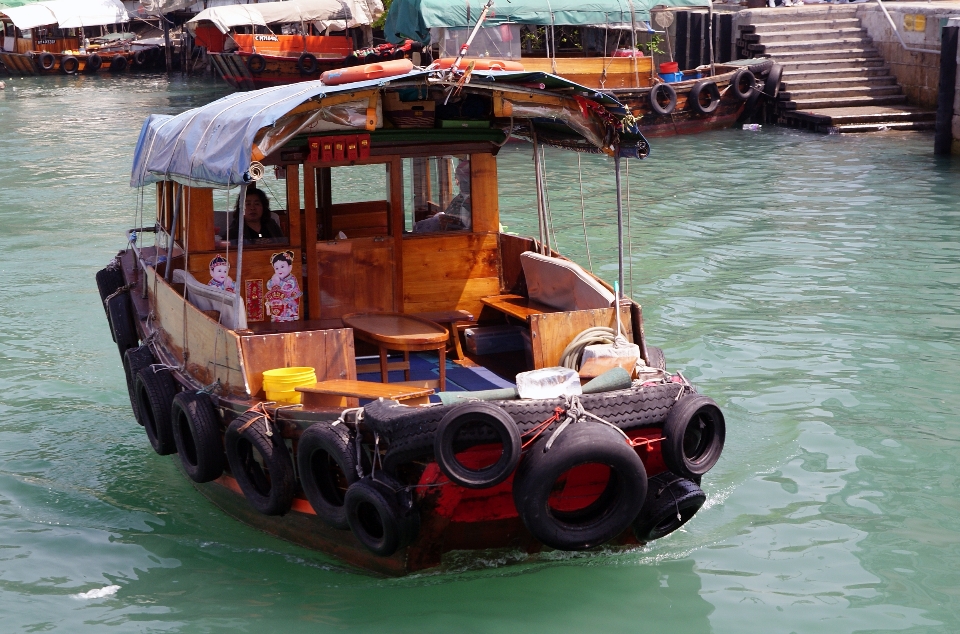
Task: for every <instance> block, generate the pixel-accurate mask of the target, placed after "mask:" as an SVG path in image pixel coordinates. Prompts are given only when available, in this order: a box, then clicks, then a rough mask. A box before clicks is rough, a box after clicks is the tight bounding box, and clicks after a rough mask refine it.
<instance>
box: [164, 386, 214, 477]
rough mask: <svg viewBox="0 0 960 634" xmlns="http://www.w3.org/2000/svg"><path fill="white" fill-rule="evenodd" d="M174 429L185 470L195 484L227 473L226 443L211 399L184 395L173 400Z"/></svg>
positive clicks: (172, 418) (204, 396) (200, 395)
mask: <svg viewBox="0 0 960 634" xmlns="http://www.w3.org/2000/svg"><path fill="white" fill-rule="evenodd" d="M170 426H171V428H172V429H173V440H174V443H175V444H176V446H177V454H178V455H179V456H180V464H181V465H182V466H183V470H184V471H185V472H186V473H187V475H188V476H190V479H191V480H193V481H194V482H200V483H203V482H210V481H211V480H216V479H217V478H219V477H220V475H221V474H222V473H223V462H224V456H223V441H222V440H221V439H220V424H219V422H218V419H217V412H216V410H214V409H213V403H212V402H211V401H210V397H209V396H208V395H206V394H203V393H200V394H198V393H196V392H180V393H179V394H177V395H176V396H175V397H173V405H172V406H171V408H170Z"/></svg>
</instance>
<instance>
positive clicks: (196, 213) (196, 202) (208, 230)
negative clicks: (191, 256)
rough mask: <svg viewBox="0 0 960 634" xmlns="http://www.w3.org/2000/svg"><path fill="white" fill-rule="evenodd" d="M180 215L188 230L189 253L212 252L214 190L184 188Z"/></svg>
mask: <svg viewBox="0 0 960 634" xmlns="http://www.w3.org/2000/svg"><path fill="white" fill-rule="evenodd" d="M180 205H181V207H180V214H181V216H182V217H183V220H184V223H185V225H186V226H187V228H188V231H189V233H188V235H187V238H188V242H187V248H188V250H189V251H191V252H193V251H211V250H212V249H213V248H214V247H213V239H214V234H216V233H217V230H216V228H215V227H214V223H213V190H212V189H207V188H199V187H183V199H182V201H181V203H180Z"/></svg>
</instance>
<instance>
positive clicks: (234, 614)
mask: <svg viewBox="0 0 960 634" xmlns="http://www.w3.org/2000/svg"><path fill="white" fill-rule="evenodd" d="M221 86H222V85H221ZM220 94H222V88H217V87H216V86H204V85H201V84H184V83H173V84H169V83H167V81H166V80H165V79H160V78H136V77H130V78H108V77H105V78H81V79H66V78H44V79H43V80H40V79H37V80H21V79H13V80H7V89H6V90H5V91H0V158H2V162H0V280H2V283H0V631H2V632H41V631H59V632H103V631H113V632H166V631H183V632H228V631H229V632H326V631H344V630H346V631H363V632H455V631H456V632H459V631H467V632H523V633H527V632H582V631H601V632H670V633H687V632H690V633H701V632H731V633H745V632H757V633H767V632H784V633H786V632H798V633H799V632H817V633H832V632H842V633H846V632H874V631H906V632H945V633H946V632H956V631H958V630H960V600H958V596H957V595H958V593H960V533H958V524H960V495H958V493H960V492H958V484H960V482H958V478H960V467H958V458H957V457H958V453H960V427H958V425H957V414H956V412H957V411H958V409H960V369H958V368H960V350H958V346H960V162H957V161H954V162H950V161H947V162H938V161H937V160H935V159H934V158H933V157H932V156H931V154H932V151H931V150H932V145H933V143H932V138H931V137H930V136H927V135H922V134H907V135H899V134H880V135H872V136H852V137H839V136H815V135H810V134H800V133H796V132H792V131H787V130H778V129H764V130H763V131H762V132H760V133H748V132H743V131H734V130H730V131H723V132H717V133H711V134H706V135H701V136H698V137H688V138H675V139H661V140H655V141H654V144H653V155H652V156H651V158H650V159H649V160H648V161H645V162H643V163H642V164H641V163H636V162H634V163H632V164H631V166H630V169H631V191H630V200H631V208H632V212H633V213H632V217H631V228H632V240H631V241H632V252H633V258H632V263H633V266H632V290H633V295H634V297H635V298H636V299H638V300H639V301H640V302H641V303H642V304H643V307H644V315H645V319H646V330H647V334H648V337H649V339H650V341H651V342H654V343H656V344H658V345H661V346H662V347H663V348H664V350H665V351H666V356H667V361H668V365H669V367H670V368H671V369H681V370H683V371H684V373H685V375H686V376H687V377H688V378H690V379H691V380H693V381H694V382H696V383H697V384H698V385H699V386H700V388H701V390H702V391H704V392H706V393H708V394H710V395H712V396H714V397H715V398H716V399H717V401H718V402H719V403H720V405H721V406H722V407H723V408H724V411H725V412H726V415H727V425H728V435H727V445H726V450H725V453H724V455H723V458H722V459H721V460H720V462H719V464H718V465H717V467H716V468H715V469H714V470H713V471H711V472H710V473H709V474H708V475H707V476H706V478H705V479H704V489H705V490H706V491H707V494H708V496H709V499H708V502H707V506H706V507H705V508H704V509H703V510H702V511H701V512H700V513H699V514H698V515H697V516H696V517H695V518H694V520H692V521H691V522H690V523H689V524H688V525H687V526H686V527H685V530H684V531H682V532H678V533H675V534H674V535H671V536H669V537H668V538H666V539H664V540H662V541H660V542H657V543H654V544H653V545H651V546H649V547H647V548H645V549H643V550H639V551H637V552H632V553H627V554H615V555H611V554H602V553H601V554H589V555H580V556H563V557H555V558H553V559H542V560H540V561H537V562H533V563H526V564H515V565H510V566H501V567H492V568H486V569H480V570H464V571H460V572H451V573H447V574H432V575H420V576H415V577H411V578H405V579H398V580H392V579H379V578H373V577H370V576H367V575H364V574H358V573H356V572H353V571H351V570H348V569H345V568H344V567H343V566H341V565H339V564H338V563H337V562H336V561H334V560H331V559H329V558H326V557H324V556H323V555H320V554H318V553H315V552H311V551H307V550H303V549H300V548H298V547H295V546H292V545H290V544H287V543H285V542H282V541H279V540H276V539H273V538H271V537H268V536H265V535H263V534H260V533H258V532H256V531H254V530H252V529H249V528H247V527H245V526H243V525H241V524H239V523H237V522H236V521H234V520H232V519H230V518H227V517H225V516H224V515H222V514H221V513H220V512H219V511H217V510H216V509H215V508H213V507H212V506H211V505H210V504H208V503H207V502H206V501H205V500H204V499H202V498H201V497H200V496H199V495H198V494H197V493H196V492H195V491H194V490H193V489H192V487H191V486H190V485H189V484H187V482H186V481H185V480H184V479H183V478H182V477H181V476H180V475H179V474H178V473H177V471H176V469H175V467H174V463H173V462H172V461H171V460H170V458H162V457H159V456H157V455H155V454H154V453H153V452H152V450H151V449H150V446H149V444H148V443H147V440H146V438H145V436H144V434H143V432H142V429H141V428H140V427H139V426H137V424H136V423H135V422H134V421H133V417H132V415H131V413H130V410H129V405H128V402H127V395H126V390H125V387H124V383H123V374H122V370H121V367H120V363H119V358H118V356H117V354H116V349H115V347H114V346H113V343H112V342H111V340H110V337H109V335H108V332H107V328H106V326H105V322H104V317H103V312H102V309H101V307H100V305H99V302H98V296H97V292H96V288H95V285H94V281H93V275H94V273H95V272H96V270H97V269H98V268H100V267H102V266H103V265H104V264H105V263H106V262H107V261H108V260H109V259H110V257H111V256H112V255H113V253H115V252H116V251H117V249H119V248H120V247H122V246H123V240H122V237H121V232H122V231H123V230H124V229H125V228H126V227H128V226H130V225H131V223H132V222H133V215H134V209H135V207H136V202H137V195H136V192H135V191H134V190H131V189H129V187H128V186H127V182H128V179H129V174H128V172H129V166H130V160H131V154H132V150H133V147H134V144H135V142H136V139H137V135H138V133H139V129H140V124H141V122H142V120H143V118H144V117H145V116H146V115H147V114H148V113H150V112H166V113H172V112H179V111H181V110H183V109H185V108H187V107H191V106H194V105H199V104H202V103H205V102H206V101H209V100H211V99H213V98H215V97H217V96H219V95H220ZM530 165H531V160H530V155H529V152H528V150H527V149H525V148H523V147H507V148H505V149H504V150H503V152H502V153H501V170H500V174H501V189H502V193H503V201H502V206H503V223H504V224H505V225H507V229H508V230H510V231H518V232H521V233H530V232H535V229H534V225H533V224H532V222H531V220H532V217H533V213H532V211H531V210H532V208H533V207H532V200H531V197H530V192H532V191H533V190H532V185H531V179H529V178H526V175H527V174H528V173H529V168H530ZM547 167H548V169H549V170H550V180H549V183H548V184H549V186H550V192H551V207H552V213H553V216H554V222H555V225H556V228H557V231H556V233H557V238H558V244H559V247H560V250H561V251H562V252H563V253H565V254H568V255H570V256H572V257H574V258H575V259H577V260H578V261H580V262H582V263H583V264H584V265H587V257H586V252H585V249H584V244H583V234H582V228H581V223H580V193H579V187H578V178H577V156H576V155H575V154H563V153H560V152H548V154H547ZM583 169H584V170H585V175H586V177H585V183H584V197H585V200H586V208H587V213H588V214H589V215H590V216H591V224H590V228H589V236H590V247H591V256H592V261H593V267H594V269H595V270H596V271H598V272H600V273H601V274H602V275H604V276H605V277H607V279H611V280H612V279H614V278H615V276H616V249H615V235H616V226H615V216H614V209H615V207H614V202H613V197H612V195H611V193H610V192H611V186H612V181H613V172H612V166H611V164H610V163H609V162H608V161H605V160H603V159H600V158H598V157H594V156H585V157H583ZM521 176H522V178H521ZM627 277H628V283H629V279H630V277H631V274H630V271H629V270H628V272H627ZM490 563H491V564H493V563H494V562H490ZM471 565H473V566H475V564H471ZM108 586H119V589H118V590H117V591H116V592H115V593H113V594H109V595H108V596H105V597H103V598H81V597H79V596H78V595H79V594H81V593H87V592H89V591H94V590H98V589H102V588H105V587H108Z"/></svg>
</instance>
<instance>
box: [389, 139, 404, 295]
mask: <svg viewBox="0 0 960 634" xmlns="http://www.w3.org/2000/svg"><path fill="white" fill-rule="evenodd" d="M387 198H388V199H389V200H390V209H389V214H390V218H389V220H390V222H389V227H388V230H389V231H390V235H391V236H393V311H394V312H397V313H398V312H402V311H403V228H404V222H403V213H404V207H403V206H404V200H403V199H404V189H403V160H402V159H401V158H400V157H399V156H394V157H392V158H391V160H390V162H389V163H387Z"/></svg>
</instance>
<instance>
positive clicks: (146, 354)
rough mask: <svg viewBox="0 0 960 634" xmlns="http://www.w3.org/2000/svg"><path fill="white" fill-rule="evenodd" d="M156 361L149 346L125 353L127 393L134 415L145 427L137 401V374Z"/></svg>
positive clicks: (124, 364)
mask: <svg viewBox="0 0 960 634" xmlns="http://www.w3.org/2000/svg"><path fill="white" fill-rule="evenodd" d="M154 363H156V359H154V358H153V352H151V351H150V347H149V346H140V347H139V348H130V349H129V350H127V351H126V352H124V353H123V373H124V375H125V376H126V378H127V393H128V394H129V395H130V408H131V409H132V410H133V416H134V418H136V420H137V423H138V424H139V425H140V426H141V427H143V426H144V418H143V414H141V413H140V406H139V404H138V403H137V392H136V390H135V388H136V386H137V375H138V374H140V370H142V369H144V368H147V367H150V366H151V365H153V364H154Z"/></svg>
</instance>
